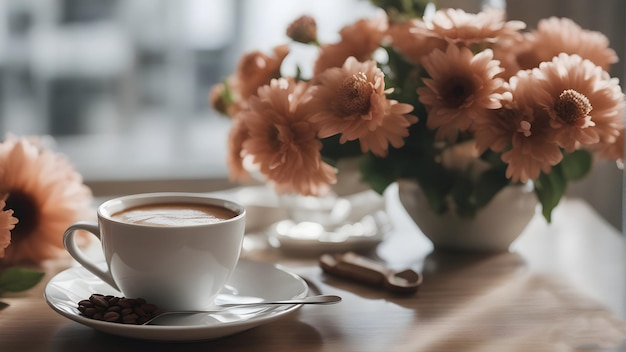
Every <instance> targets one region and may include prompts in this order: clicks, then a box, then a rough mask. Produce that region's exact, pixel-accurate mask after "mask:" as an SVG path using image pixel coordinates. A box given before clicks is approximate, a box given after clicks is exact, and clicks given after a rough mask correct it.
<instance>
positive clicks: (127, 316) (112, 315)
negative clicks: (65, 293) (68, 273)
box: [78, 293, 161, 324]
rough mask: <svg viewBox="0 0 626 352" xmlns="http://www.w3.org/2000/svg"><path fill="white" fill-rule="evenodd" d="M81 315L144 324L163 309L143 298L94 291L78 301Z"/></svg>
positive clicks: (103, 319) (115, 321)
mask: <svg viewBox="0 0 626 352" xmlns="http://www.w3.org/2000/svg"><path fill="white" fill-rule="evenodd" d="M78 311H79V312H80V313H81V315H83V316H86V317H88V318H91V319H95V320H101V321H106V322H111V323H124V324H143V323H145V322H146V321H148V320H149V319H151V318H153V317H155V316H157V315H159V314H160V313H161V311H160V310H159V308H158V307H157V306H156V305H154V304H150V303H148V302H146V300H145V299H143V298H126V297H116V296H113V295H106V296H105V295H102V294H97V293H94V294H92V295H91V296H90V297H89V299H84V300H81V301H79V302H78Z"/></svg>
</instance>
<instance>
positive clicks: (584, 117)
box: [210, 0, 624, 221]
mask: <svg viewBox="0 0 626 352" xmlns="http://www.w3.org/2000/svg"><path fill="white" fill-rule="evenodd" d="M373 3H374V4H375V5H377V6H378V7H380V11H379V12H378V13H377V15H376V16H373V17H372V18H363V19H360V20H358V21H356V22H354V23H352V24H350V25H347V26H345V27H344V28H342V29H341V31H340V32H339V34H340V37H341V39H340V40H339V41H338V42H333V43H320V42H319V40H318V38H317V27H316V22H315V20H314V19H313V18H312V17H309V16H302V17H301V18H299V19H296V20H295V21H294V22H293V23H292V24H291V25H290V26H289V27H288V28H287V30H286V34H287V36H288V37H289V38H290V39H291V40H292V42H291V43H288V44H285V45H281V46H278V47H276V48H275V49H274V52H273V53H272V54H270V55H267V54H265V53H262V52H259V51H254V52H250V53H246V54H245V55H243V57H242V58H241V60H240V62H239V64H238V67H237V71H236V72H235V73H234V74H232V75H231V76H229V77H227V78H226V79H225V80H224V81H223V82H222V83H220V84H218V85H216V86H214V87H213V89H212V91H211V94H210V100H211V103H212V105H213V107H214V108H215V109H216V110H218V111H220V112H222V113H224V114H226V115H228V116H230V117H231V118H232V120H233V126H232V129H231V131H230V135H229V142H228V147H229V152H228V159H227V160H228V166H229V169H230V173H231V176H232V178H233V179H235V180H241V181H243V180H246V179H248V178H249V177H250V174H249V173H250V170H251V169H254V170H255V172H258V173H260V174H261V175H263V177H264V178H265V179H266V180H267V181H269V182H271V183H272V184H273V185H274V186H275V188H276V189H277V191H279V192H296V193H300V194H304V195H317V194H320V193H323V192H325V190H326V189H328V186H329V185H330V184H332V183H333V182H335V180H336V173H337V172H338V170H337V169H336V168H335V167H334V165H336V163H337V160H339V159H341V158H347V157H358V158H360V159H361V160H360V170H361V173H362V178H363V180H364V181H366V182H367V183H369V185H370V186H371V187H372V188H373V189H374V190H376V191H379V192H382V191H383V190H384V189H385V188H386V187H387V186H388V185H389V184H390V183H392V182H394V181H397V180H399V179H412V180H415V181H416V182H418V184H419V185H420V187H421V188H422V190H423V192H424V193H425V195H426V196H427V198H428V200H429V204H430V205H431V207H432V208H433V209H434V210H435V211H436V212H438V213H444V212H446V211H450V210H451V209H453V210H454V211H456V212H457V213H458V214H459V215H461V216H472V215H473V214H475V213H476V212H477V211H478V210H479V209H480V208H481V207H483V206H484V205H486V204H487V203H488V202H489V200H490V199H491V198H492V197H493V196H494V195H495V194H497V192H498V191H500V190H501V189H502V188H503V187H506V186H508V185H513V184H522V183H530V182H532V183H533V186H534V191H535V193H536V195H537V197H538V200H539V201H540V203H541V204H542V207H543V214H544V216H545V217H546V219H547V220H548V221H549V220H550V216H551V212H552V210H553V208H554V207H555V206H556V205H557V204H558V202H559V200H560V198H561V197H562V195H563V194H564V193H565V191H566V188H567V184H568V182H570V181H573V180H577V179H580V178H582V177H584V176H585V174H586V173H587V172H588V171H589V170H590V168H591V166H592V157H593V156H594V155H597V156H599V157H603V158H608V159H611V160H616V161H618V162H620V163H621V162H622V161H623V141H624V122H623V114H624V95H623V93H622V90H621V88H620V86H619V82H618V80H617V79H616V78H612V77H611V76H610V75H609V73H608V69H609V66H610V65H611V64H613V63H615V62H617V55H616V53H615V52H614V51H613V50H612V49H610V48H609V43H608V39H607V38H606V37H605V36H604V35H603V34H601V33H598V32H594V31H589V30H585V29H583V28H581V27H580V26H578V25H577V24H576V23H574V22H573V21H572V20H570V19H567V18H548V19H544V20H541V21H540V22H539V23H538V26H537V29H535V30H532V31H525V30H526V24H525V23H524V22H521V21H507V20H506V18H505V15H506V14H505V11H504V10H499V9H485V10H483V11H482V12H480V13H476V14H472V13H467V12H465V11H463V10H459V9H439V10H434V9H432V10H431V11H429V9H428V6H427V5H426V4H425V3H424V2H423V1H418V0H415V1H413V2H410V1H409V2H406V1H404V2H398V1H391V0H376V1H373ZM400 4H401V5H400ZM302 45H309V46H314V47H316V48H317V50H318V55H317V58H316V59H315V61H314V62H313V63H312V70H311V71H312V74H311V75H309V76H305V75H304V74H303V73H302V72H303V70H302V69H301V67H297V68H296V69H295V70H294V71H295V74H291V75H287V74H284V73H283V72H285V71H286V70H285V69H284V68H283V67H282V66H283V62H284V61H285V58H286V57H287V56H288V55H290V53H292V52H293V51H295V50H297V49H298V48H299V46H302ZM339 172H340V170H339ZM450 201H452V204H454V206H450V204H451V202H450Z"/></svg>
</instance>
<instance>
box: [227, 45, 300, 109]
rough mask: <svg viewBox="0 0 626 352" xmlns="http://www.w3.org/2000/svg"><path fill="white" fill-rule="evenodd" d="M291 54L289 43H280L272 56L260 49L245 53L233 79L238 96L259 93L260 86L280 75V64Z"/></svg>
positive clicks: (246, 97) (245, 97) (234, 89)
mask: <svg viewBox="0 0 626 352" xmlns="http://www.w3.org/2000/svg"><path fill="white" fill-rule="evenodd" d="M287 54H289V47H288V46H287V45H279V46H277V47H275V48H274V56H273V57H270V56H268V55H266V54H264V53H262V52H260V51H253V52H250V53H247V54H245V55H244V56H243V57H242V58H241V60H239V64H238V65H237V71H236V72H235V77H234V79H231V80H230V82H231V84H232V90H233V91H235V92H237V94H238V98H240V99H244V100H246V99H248V98H249V97H250V96H251V95H255V94H256V93H257V89H259V87H261V86H263V85H266V84H268V83H269V82H270V80H271V79H273V78H276V77H279V76H280V66H281V65H282V63H283V60H284V59H285V57H286V56H287Z"/></svg>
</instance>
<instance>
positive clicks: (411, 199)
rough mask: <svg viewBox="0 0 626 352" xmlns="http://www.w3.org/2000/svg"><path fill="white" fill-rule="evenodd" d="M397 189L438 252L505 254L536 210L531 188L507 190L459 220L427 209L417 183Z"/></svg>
mask: <svg viewBox="0 0 626 352" xmlns="http://www.w3.org/2000/svg"><path fill="white" fill-rule="evenodd" d="M398 186H399V187H398V191H399V197H400V202H401V203H402V205H403V206H404V208H405V209H406V211H407V213H408V214H409V215H410V216H411V218H412V219H413V221H414V222H415V223H416V225H417V226H418V227H419V228H420V230H421V231H422V232H423V233H424V235H425V236H426V237H428V239H430V240H431V241H432V242H433V245H434V247H435V250H438V251H456V252H504V251H508V249H509V246H510V245H511V243H512V242H513V241H514V240H515V239H516V238H517V237H518V236H519V235H520V234H521V233H522V232H523V231H524V229H525V228H526V226H527V225H528V223H529V222H530V220H531V219H532V217H533V216H534V215H535V212H536V209H537V198H536V196H535V193H534V192H533V190H532V187H528V186H508V187H506V188H504V189H503V190H501V191H500V192H498V194H496V196H495V197H494V198H493V199H492V200H491V201H490V202H489V203H488V204H487V205H486V206H485V207H484V208H482V209H480V210H479V211H478V213H477V214H476V217H474V218H463V217H459V216H457V215H456V214H454V213H451V212H448V213H446V214H443V215H439V214H436V213H435V212H434V211H433V210H432V209H431V208H430V206H429V205H428V202H427V199H426V197H425V195H424V194H423V192H422V191H421V189H420V187H419V186H418V184H417V183H416V182H414V181H400V182H398Z"/></svg>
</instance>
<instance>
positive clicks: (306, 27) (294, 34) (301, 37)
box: [287, 15, 317, 44]
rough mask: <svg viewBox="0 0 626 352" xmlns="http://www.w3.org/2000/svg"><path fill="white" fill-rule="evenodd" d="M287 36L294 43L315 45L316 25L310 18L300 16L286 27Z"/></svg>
mask: <svg viewBox="0 0 626 352" xmlns="http://www.w3.org/2000/svg"><path fill="white" fill-rule="evenodd" d="M287 36H288V37H289V38H291V39H293V40H294V41H296V42H300V43H304V44H309V43H317V23H316V22H315V19H314V18H313V17H311V16H306V15H305V16H302V17H300V18H298V19H297V20H295V21H293V22H292V23H291V24H290V25H289V27H287Z"/></svg>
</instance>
